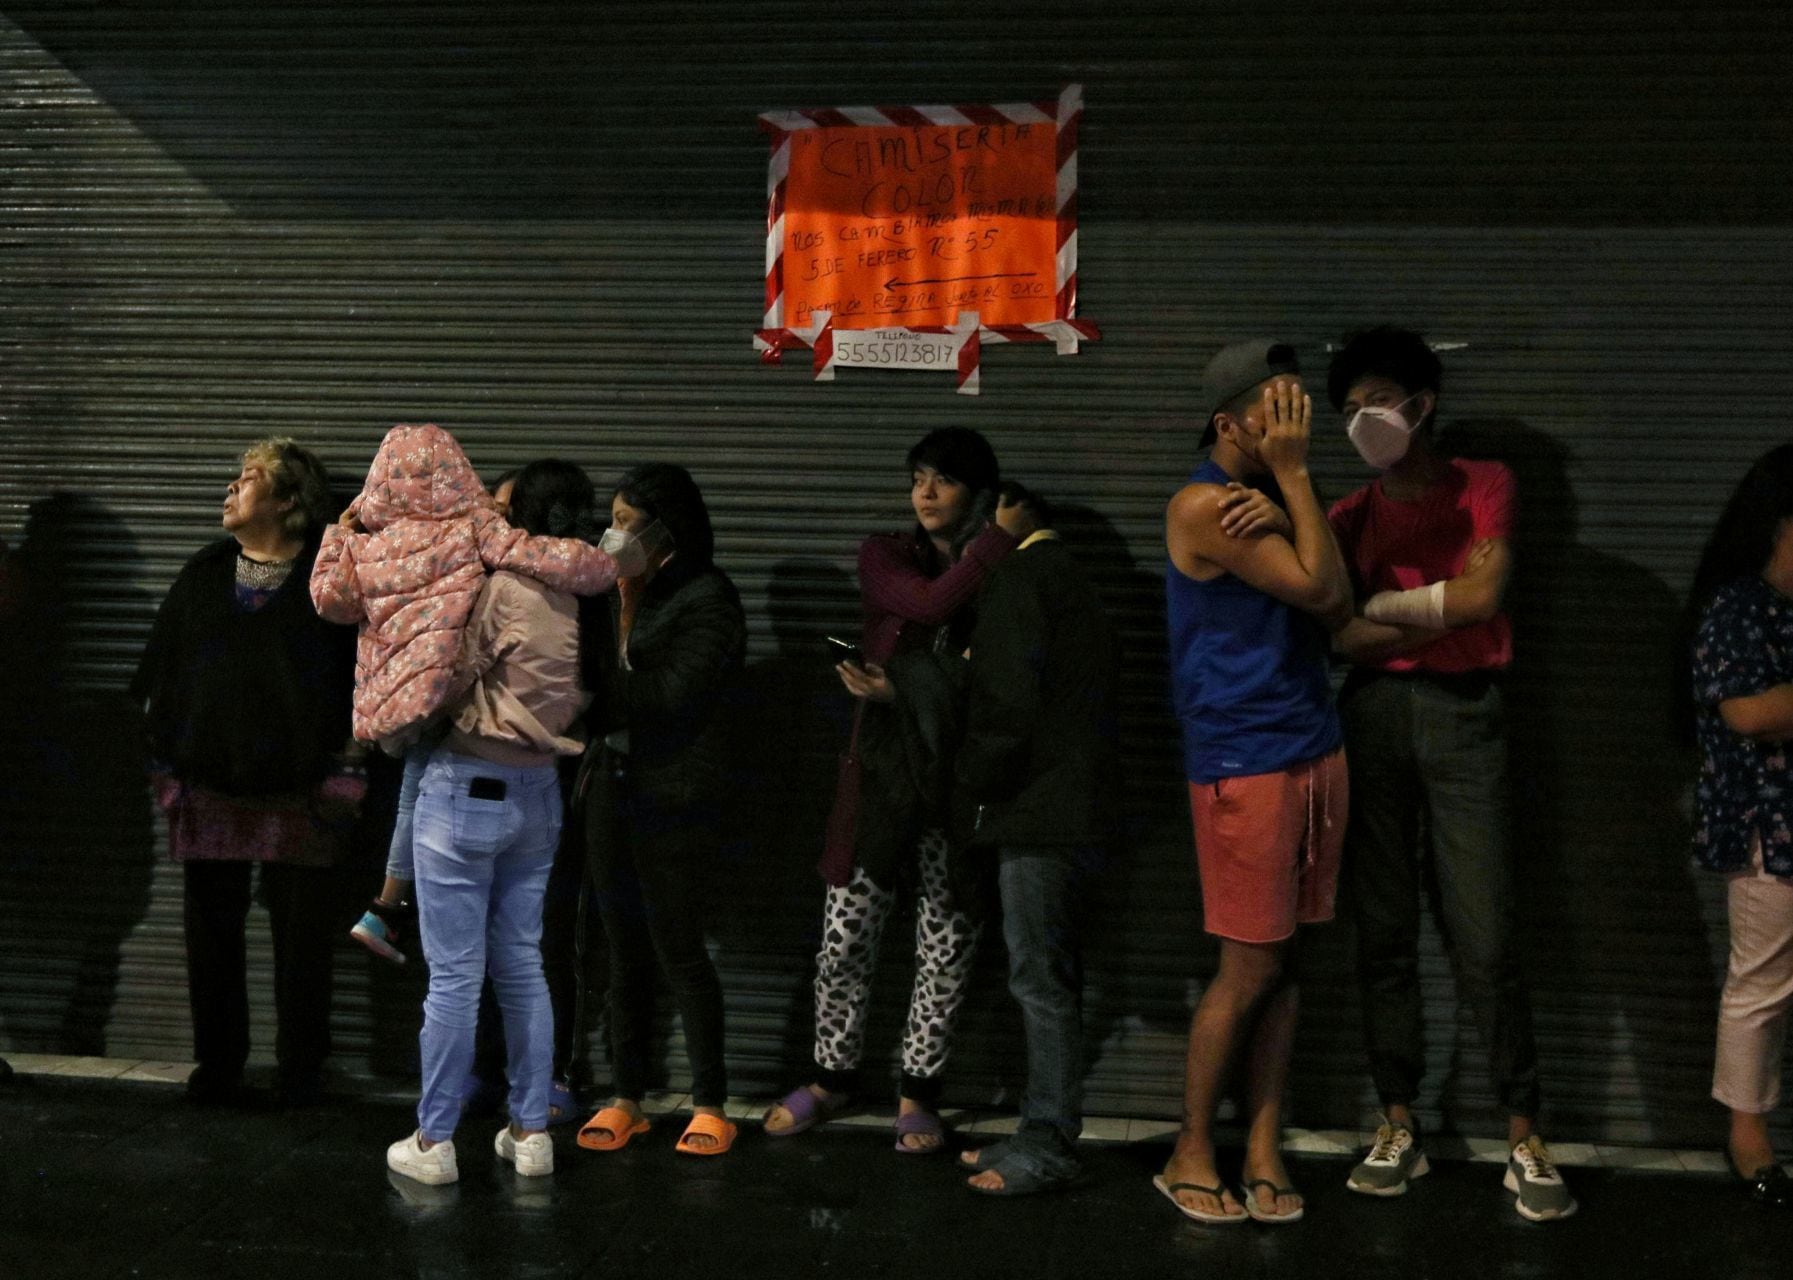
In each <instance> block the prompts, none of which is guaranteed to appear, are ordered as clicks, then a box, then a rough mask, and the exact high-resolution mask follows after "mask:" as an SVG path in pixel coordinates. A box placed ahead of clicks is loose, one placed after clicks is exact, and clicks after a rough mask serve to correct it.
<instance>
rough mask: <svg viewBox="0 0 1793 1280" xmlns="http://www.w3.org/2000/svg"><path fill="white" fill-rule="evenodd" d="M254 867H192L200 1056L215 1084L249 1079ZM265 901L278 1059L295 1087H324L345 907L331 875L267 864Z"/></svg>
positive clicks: (193, 987) (188, 907) (187, 909)
mask: <svg viewBox="0 0 1793 1280" xmlns="http://www.w3.org/2000/svg"><path fill="white" fill-rule="evenodd" d="M253 868H254V864H252V863H248V862H189V863H186V864H185V865H184V867H183V870H184V872H185V877H186V894H185V901H184V903H183V915H184V919H185V924H186V935H187V994H188V997H189V998H190V1000H191V1001H192V1005H193V1057H194V1060H195V1061H196V1062H197V1063H198V1064H199V1066H200V1068H201V1069H202V1070H204V1071H205V1073H206V1074H207V1075H209V1076H211V1077H212V1078H213V1079H215V1080H219V1081H231V1080H236V1079H239V1078H241V1076H242V1074H243V1064H244V1063H245V1062H247V1061H248V1058H249V984H248V977H247V970H246V961H245V957H246V946H245V938H244V932H245V931H244V922H245V921H246V920H247V919H248V917H249V889H250V877H251V873H252V871H253ZM261 874H262V896H263V898H264V900H265V902H266V905H267V908H268V916H269V922H270V924H271V926H272V931H273V935H274V1010H275V1018H276V1024H275V1025H276V1028H277V1030H276V1033H275V1039H274V1058H275V1061H276V1062H277V1063H278V1064H279V1071H280V1081H281V1084H282V1085H283V1086H286V1087H294V1086H298V1087H305V1086H309V1085H315V1084H316V1083H317V1077H318V1073H319V1072H320V1070H321V1069H322V1068H323V1065H324V1059H325V1058H326V1057H328V1056H329V1053H330V979H331V973H330V949H331V946H332V944H333V943H334V942H335V940H336V934H337V926H338V924H339V923H340V921H338V920H337V918H336V914H337V907H338V904H337V903H336V901H335V895H334V892H333V889H334V885H335V880H334V877H333V875H332V873H331V872H330V871H328V870H325V869H320V868H317V867H292V866H283V865H280V864H277V863H264V864H262V873H261Z"/></svg>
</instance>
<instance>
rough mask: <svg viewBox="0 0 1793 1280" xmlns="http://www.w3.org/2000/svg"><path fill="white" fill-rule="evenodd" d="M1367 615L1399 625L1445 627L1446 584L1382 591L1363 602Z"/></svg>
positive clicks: (1440, 629) (1364, 612)
mask: <svg viewBox="0 0 1793 1280" xmlns="http://www.w3.org/2000/svg"><path fill="white" fill-rule="evenodd" d="M1363 616H1364V617H1366V618H1368V619H1369V620H1370V621H1371V622H1385V623H1387V624H1389V625H1390V626H1395V627H1431V628H1432V629H1433V630H1435V631H1442V630H1444V583H1442V582H1434V583H1433V584H1432V585H1431V586H1429V587H1414V588H1413V589H1412V590H1411V591H1378V592H1377V593H1376V594H1375V595H1373V596H1371V597H1370V598H1369V599H1368V600H1365V601H1364V602H1363Z"/></svg>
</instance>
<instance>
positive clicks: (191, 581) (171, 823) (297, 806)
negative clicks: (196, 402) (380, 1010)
mask: <svg viewBox="0 0 1793 1280" xmlns="http://www.w3.org/2000/svg"><path fill="white" fill-rule="evenodd" d="M329 516H330V484H329V476H328V474H327V473H326V472H325V470H324V465H323V463H322V462H320V461H318V459H317V457H316V456H315V455H314V454H312V453H311V452H310V451H309V450H307V449H303V448H300V447H299V446H298V445H296V444H294V443H293V442H292V441H291V440H285V439H270V440H263V441H261V442H259V443H257V444H255V445H252V446H251V447H250V448H249V449H248V451H247V452H245V453H244V454H243V458H242V469H241V471H240V473H239V474H238V475H237V478H236V479H235V480H233V481H231V483H230V487H229V488H228V490H227V491H226V493H225V498H224V509H223V518H222V521H221V523H222V524H223V526H224V530H225V532H226V533H227V534H228V535H229V536H228V537H225V538H221V539H219V540H218V541H216V542H213V543H211V544H210V545H208V546H206V547H204V548H202V549H201V550H200V551H199V552H198V553H197V554H196V555H194V557H193V558H192V559H191V560H189V561H187V564H186V567H184V568H183V569H182V570H181V572H180V576H179V577H177V578H176V579H175V581H174V585H173V586H172V587H171V588H169V591H168V596H167V598H166V599H165V600H163V602H162V607H161V609H160V610H159V611H158V612H157V614H156V621H155V627H154V629H153V630H152V631H151V632H150V638H149V645H148V647H147V648H146V649H145V651H144V654H143V659H142V661H141V663H140V664H139V665H138V668H137V674H136V678H135V679H134V680H133V681H132V684H131V691H132V694H133V696H134V697H136V698H138V699H141V700H142V701H143V703H144V705H145V708H146V710H147V712H148V717H149V731H150V741H151V744H152V750H153V752H154V755H155V758H156V764H155V765H154V766H153V770H154V779H155V783H156V792H157V800H158V802H159V803H160V805H161V806H162V808H163V810H164V811H165V812H166V813H167V815H168V846H169V851H170V853H172V854H173V856H174V859H175V861H177V862H179V863H181V864H182V868H181V869H182V871H183V873H184V878H185V904H184V916H185V924H186V940H187V985H188V990H189V993H190V995H191V998H192V1006H193V1056H194V1059H195V1060H196V1062H197V1063H198V1066H197V1068H196V1069H195V1070H194V1072H193V1074H192V1076H191V1077H190V1078H189V1079H188V1081H187V1092H188V1095H189V1096H190V1097H192V1098H193V1099H194V1100H195V1101H197V1102H219V1101H227V1100H229V1099H230V1098H231V1097H232V1096H233V1095H234V1094H235V1093H236V1091H237V1088H238V1085H239V1084H240V1082H241V1080H242V1075H243V1065H244V1063H245V1061H246V1060H247V1058H248V1055H249V993H248V986H247V977H246V973H245V953H244V922H245V920H246V918H247V916H248V914H249V901H250V880H251V872H252V870H253V868H254V867H255V866H256V865H257V864H259V865H260V866H261V869H262V870H261V878H262V893H263V897H264V899H265V900H266V902H267V905H268V915H269V920H270V923H271V924H272V926H273V931H274V1007H275V1013H276V1018H277V1026H278V1033H277V1039H276V1041H275V1048H274V1053H275V1058H276V1060H277V1062H278V1064H279V1083H280V1089H281V1093H282V1095H283V1097H284V1098H285V1100H287V1101H289V1102H303V1101H307V1100H309V1099H310V1098H311V1097H312V1096H314V1095H315V1094H316V1092H317V1088H318V1076H319V1072H320V1070H321V1068H322V1066H323V1061H324V1058H325V1056H326V1055H327V1054H328V1052H329V1048H330V1037H329V1021H330V946H331V942H332V940H333V938H334V935H335V932H336V925H335V922H334V920H333V919H332V917H331V914H330V912H331V901H330V884H329V880H328V877H327V876H325V875H324V874H323V873H322V870H321V869H322V868H325V867H328V866H329V865H330V863H331V862H332V861H333V860H334V859H335V857H336V855H337V853H338V852H339V850H340V846H341V844H342V837H343V836H344V835H345V834H346V831H347V827H348V823H349V820H350V819H351V818H352V816H353V812H354V807H355V805H356V804H357V803H358V802H359V800H360V791H361V789H362V784H361V783H360V782H359V781H358V780H357V779H355V778H354V777H353V776H352V775H350V774H348V773H346V772H342V771H340V770H339V769H338V764H339V760H340V756H339V753H340V752H342V750H343V749H344V748H345V747H347V746H349V745H350V739H349V699H350V695H351V692H352V689H353V685H354V675H355V632H354V629H353V628H351V627H339V626H334V625H332V624H331V623H328V622H325V621H324V620H323V619H322V618H320V617H318V613H317V610H316V609H315V608H314V607H313V606H312V603H311V592H310V590H309V589H308V584H309V582H310V580H311V562H312V561H313V560H315V559H316V558H317V551H318V543H319V541H320V538H321V534H322V530H323V527H324V524H325V522H326V521H327V520H328V518H329Z"/></svg>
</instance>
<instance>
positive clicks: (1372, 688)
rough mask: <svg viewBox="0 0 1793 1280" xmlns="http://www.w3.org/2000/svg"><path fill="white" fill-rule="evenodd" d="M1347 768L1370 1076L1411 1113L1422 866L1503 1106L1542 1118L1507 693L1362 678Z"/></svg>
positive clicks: (1350, 878) (1349, 847) (1346, 705)
mask: <svg viewBox="0 0 1793 1280" xmlns="http://www.w3.org/2000/svg"><path fill="white" fill-rule="evenodd" d="M1339 715H1340V718H1341V719H1342V720H1343V722H1344V726H1345V743H1346V748H1347V749H1346V758H1347V760H1348V761H1349V765H1350V769H1351V825H1350V827H1349V829H1348V835H1347V838H1346V844H1345V879H1346V884H1347V886H1348V888H1349V892H1350V895H1351V903H1352V907H1353V909H1354V911H1355V914H1356V917H1357V973H1358V981H1359V983H1360V985H1361V987H1362V992H1363V1014H1364V1034H1365V1040H1366V1042H1367V1044H1368V1047H1369V1058H1370V1073H1371V1075H1372V1076H1373V1077H1374V1080H1375V1084H1376V1092H1377V1094H1378V1095H1379V1096H1380V1097H1381V1099H1382V1102H1383V1104H1384V1105H1385V1106H1386V1105H1391V1104H1395V1103H1411V1102H1413V1101H1414V1100H1415V1099H1416V1098H1417V1097H1418V1096H1419V1086H1420V1078H1421V1074H1422V1072H1423V1071H1424V1068H1425V1061H1426V1055H1425V1045H1424V1043H1423V1041H1422V1037H1421V1031H1422V1026H1423V1023H1424V1018H1423V1015H1422V1008H1421V998H1420V983H1419V935H1420V897H1421V893H1422V885H1423V882H1424V875H1423V872H1424V863H1425V862H1426V861H1428V860H1429V861H1430V864H1431V870H1432V872H1433V875H1434V876H1435V878H1436V881H1437V887H1438V902H1439V907H1440V916H1439V919H1438V925H1439V929H1440V931H1441V932H1442V933H1443V934H1444V937H1445V941H1446V942H1447V944H1448V945H1449V947H1450V953H1451V958H1452V960H1453V961H1454V962H1455V967H1456V971H1457V981H1458V984H1459V985H1460V986H1461V987H1462V989H1463V992H1464V994H1465V995H1467V996H1468V998H1469V1004H1470V1008H1471V1009H1472V1010H1473V1012H1474V1014H1475V1019H1476V1024H1477V1026H1478V1027H1479V1028H1480V1030H1481V1033H1482V1043H1483V1044H1484V1045H1485V1046H1486V1047H1487V1050H1488V1058H1489V1066H1490V1069H1491V1074H1492V1075H1493V1078H1494V1087H1495V1089H1496V1091H1497V1092H1498V1094H1499V1097H1500V1104H1501V1106H1502V1107H1504V1108H1505V1109H1506V1111H1507V1112H1508V1114H1510V1115H1515V1116H1525V1117H1528V1118H1529V1117H1535V1116H1536V1115H1537V1114H1538V1053H1537V1048H1536V1046H1535V1044H1534V1043H1533V1040H1532V1018H1531V1002H1530V1000H1529V998H1528V997H1527V994H1526V989H1525V983H1524V981H1523V978H1522V976H1521V974H1520V970H1519V954H1518V947H1517V946H1516V945H1515V942H1514V916H1515V901H1514V900H1515V897H1516V891H1515V888H1514V884H1513V865H1512V850H1511V848H1510V845H1509V829H1510V819H1511V800H1510V798H1509V795H1508V791H1507V738H1506V728H1505V721H1504V717H1503V714H1502V706H1501V691H1500V687H1499V685H1498V684H1495V683H1493V682H1491V681H1485V680H1484V681H1482V682H1480V683H1479V684H1478V683H1475V682H1472V681H1468V680H1465V679H1459V680H1456V681H1452V680H1450V679H1448V678H1428V677H1425V676H1408V677H1399V676H1375V677H1353V679H1352V681H1351V683H1350V684H1349V685H1348V686H1347V687H1346V690H1345V694H1344V696H1343V697H1342V698H1341V699H1340V701H1339Z"/></svg>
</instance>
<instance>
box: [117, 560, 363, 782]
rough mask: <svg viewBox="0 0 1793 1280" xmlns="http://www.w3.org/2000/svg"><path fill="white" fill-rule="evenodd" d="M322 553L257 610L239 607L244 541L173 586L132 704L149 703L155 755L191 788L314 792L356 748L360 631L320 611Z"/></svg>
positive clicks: (193, 564)
mask: <svg viewBox="0 0 1793 1280" xmlns="http://www.w3.org/2000/svg"><path fill="white" fill-rule="evenodd" d="M317 549H318V540H317V539H316V538H315V537H314V538H312V539H311V540H310V541H309V542H307V543H306V546H305V549H304V550H303V551H301V552H300V553H299V556H298V558H297V560H295V561H294V563H293V568H292V572H291V573H289V574H288V575H287V579H286V581H285V582H284V583H282V584H281V586H280V589H279V590H278V591H276V592H275V593H274V596H273V598H272V599H270V600H269V601H268V602H267V603H266V604H265V605H263V606H262V607H261V608H260V609H258V610H256V611H255V612H253V613H250V612H245V611H244V610H242V609H240V608H238V607H237V603H236V561H237V550H238V547H237V542H236V539H234V538H221V539H219V540H218V541H217V542H214V543H212V544H210V545H209V546H207V547H205V548H204V549H202V550H201V551H200V552H199V553H198V554H197V555H195V556H194V557H193V558H192V559H191V560H189V561H187V564H186V567H185V568H183V569H182V570H181V572H180V575H179V576H178V577H177V578H175V580H174V585H173V586H172V587H170V588H169V590H168V596H167V598H166V599H165V600H163V601H162V607H161V608H160V609H159V610H158V611H157V613H156V621H155V626H154V627H153V628H152V630H151V631H150V637H149V645H148V647H147V648H145V649H144V651H143V658H142V660H141V661H140V662H139V663H138V666H137V674H136V676H135V677H134V678H133V679H132V681H131V696H132V697H133V698H134V699H136V700H138V701H141V702H144V703H145V704H146V710H147V713H148V717H149V734H150V744H151V750H152V751H153V752H154V754H155V755H156V757H157V759H158V760H159V761H160V762H162V763H164V764H166V765H168V766H169V767H171V768H172V769H173V771H174V774H175V776H176V777H177V778H180V779H181V780H182V781H183V782H191V783H196V784H198V785H200V786H204V787H209V788H211V789H212V790H214V791H221V792H224V793H225V794H227V795H238V796H276V795H302V794H305V793H308V792H310V791H311V790H312V789H313V788H314V787H316V786H317V784H318V783H320V782H322V781H323V780H324V778H325V776H326V775H327V774H328V773H329V771H330V768H331V764H332V761H333V760H334V758H335V756H336V754H337V752H339V751H341V750H342V749H343V747H344V746H346V745H347V743H348V740H349V703H350V699H351V697H352V696H353V693H354V686H355V629H354V628H353V627H341V626H337V625H335V624H334V623H329V622H325V621H324V620H323V619H322V618H320V617H318V614H317V610H316V609H315V608H313V607H312V603H311V589H310V584H311V564H312V561H313V560H315V559H316V558H317Z"/></svg>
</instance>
